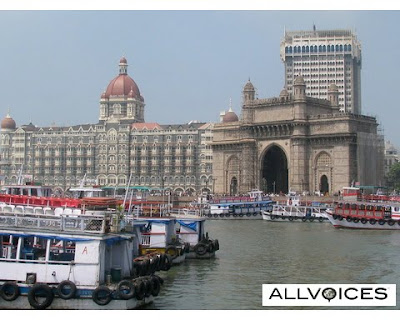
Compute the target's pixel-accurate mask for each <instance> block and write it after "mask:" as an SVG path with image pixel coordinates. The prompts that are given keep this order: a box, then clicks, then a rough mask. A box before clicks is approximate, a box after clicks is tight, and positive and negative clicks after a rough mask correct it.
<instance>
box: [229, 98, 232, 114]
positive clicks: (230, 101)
mask: <svg viewBox="0 0 400 320" xmlns="http://www.w3.org/2000/svg"><path fill="white" fill-rule="evenodd" d="M229 112H232V98H229Z"/></svg>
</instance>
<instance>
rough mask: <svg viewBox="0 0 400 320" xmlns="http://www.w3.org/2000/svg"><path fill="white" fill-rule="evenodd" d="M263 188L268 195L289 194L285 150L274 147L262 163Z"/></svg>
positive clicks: (269, 150) (266, 154) (268, 151)
mask: <svg viewBox="0 0 400 320" xmlns="http://www.w3.org/2000/svg"><path fill="white" fill-rule="evenodd" d="M261 178H262V179H261V181H262V183H261V186H263V188H264V191H265V192H267V193H280V192H283V193H285V194H286V193H288V161H287V158H286V155H285V153H284V152H283V150H282V149H281V148H280V147H278V146H272V147H271V148H269V149H268V150H267V152H266V153H265V155H264V158H263V160H262V163H261Z"/></svg>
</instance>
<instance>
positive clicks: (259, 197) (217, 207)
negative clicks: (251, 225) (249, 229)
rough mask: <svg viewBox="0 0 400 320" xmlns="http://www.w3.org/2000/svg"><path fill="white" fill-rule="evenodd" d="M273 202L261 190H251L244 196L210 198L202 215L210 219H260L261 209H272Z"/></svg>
mask: <svg viewBox="0 0 400 320" xmlns="http://www.w3.org/2000/svg"><path fill="white" fill-rule="evenodd" d="M274 203H275V202H274V201H272V200H271V199H270V198H269V197H266V196H264V195H263V192H262V191H259V190H252V191H250V192H249V193H248V196H246V197H229V198H225V197H224V198H215V199H212V200H210V201H209V205H208V208H204V209H203V210H202V215H203V216H205V217H207V219H210V220H261V219H262V211H272V205H273V204H274Z"/></svg>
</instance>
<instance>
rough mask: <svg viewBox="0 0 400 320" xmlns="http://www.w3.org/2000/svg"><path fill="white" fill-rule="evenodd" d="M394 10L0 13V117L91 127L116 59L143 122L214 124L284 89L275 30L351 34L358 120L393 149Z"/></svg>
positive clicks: (399, 71) (397, 140)
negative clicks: (358, 49) (124, 68)
mask: <svg viewBox="0 0 400 320" xmlns="http://www.w3.org/2000/svg"><path fill="white" fill-rule="evenodd" d="M399 18H400V11H354V10H353V11H329V10H324V11H280V10H277V11H276V10H274V11H271V10H257V11H249V10H247V11H243V10H235V11H224V10H222V11H221V10H218V11H214V10H207V11H201V10H200V11H199V10H190V11H186V10H180V11H157V10H155V11H154V10H152V11H146V10H144V11H126V10H125V11H107V10H105V11H90V10H89V11H59V10H56V11H40V10H39V11H5V10H1V11H0V39H1V41H0V57H1V58H0V88H1V89H0V92H1V96H2V97H1V101H0V117H1V118H3V117H4V116H5V115H6V114H7V112H8V110H10V114H11V116H12V117H13V118H14V120H15V121H16V123H17V126H20V125H23V124H27V123H29V122H30V121H32V122H33V123H34V124H35V125H37V126H50V125H53V124H55V125H57V126H69V125H77V124H85V123H96V122H97V121H98V117H99V99H100V96H101V94H102V92H103V91H104V90H105V89H106V87H107V85H108V83H109V82H110V81H111V80H112V79H113V78H114V77H115V76H117V75H118V63H119V59H120V58H121V57H122V56H125V57H126V59H127V60H128V65H129V67H128V74H129V75H130V76H131V77H132V78H133V79H134V80H135V82H136V83H137V85H138V87H139V90H140V92H141V94H142V96H143V97H144V99H145V103H146V106H145V120H146V122H158V123H160V124H179V123H187V122H189V121H191V120H198V121H204V122H208V121H211V122H218V121H219V113H220V111H222V110H227V109H228V108H229V105H230V99H231V100H232V108H233V110H234V111H235V112H236V113H238V114H240V109H241V100H242V89H243V86H244V85H245V83H246V82H247V80H248V79H249V78H250V79H251V82H252V83H253V85H254V86H255V88H256V90H257V96H258V98H269V97H275V96H278V95H279V93H280V91H281V90H282V89H283V86H284V67H283V63H282V61H281V60H280V56H279V52H280V41H281V40H282V36H283V34H284V30H285V28H286V30H287V31H295V30H311V29H312V27H313V24H315V26H316V28H317V29H319V30H324V29H352V30H354V31H355V32H356V34H357V38H358V39H359V41H360V42H361V46H362V71H361V78H362V81H361V92H362V113H363V114H365V115H372V116H376V117H377V119H378V122H379V123H380V124H381V128H382V129H383V133H384V135H385V139H386V140H390V141H391V142H393V143H394V144H396V145H397V146H400V135H399V134H398V123H399V118H400V111H399V102H398V101H399V100H398V99H397V93H398V92H399V86H400V81H399V80H398V79H399V75H400V63H399V61H398V60H397V57H398V56H399V51H400V37H398V35H397V33H398V30H399V29H400V19H399Z"/></svg>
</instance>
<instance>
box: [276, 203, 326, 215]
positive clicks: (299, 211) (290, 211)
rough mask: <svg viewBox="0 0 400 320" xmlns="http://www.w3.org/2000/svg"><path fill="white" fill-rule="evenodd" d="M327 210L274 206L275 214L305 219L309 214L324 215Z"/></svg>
mask: <svg viewBox="0 0 400 320" xmlns="http://www.w3.org/2000/svg"><path fill="white" fill-rule="evenodd" d="M326 209H327V208H320V207H306V206H285V205H274V206H273V214H285V215H289V216H294V217H295V216H298V217H303V216H305V215H306V214H307V213H310V214H322V213H324V212H325V211H326Z"/></svg>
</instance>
